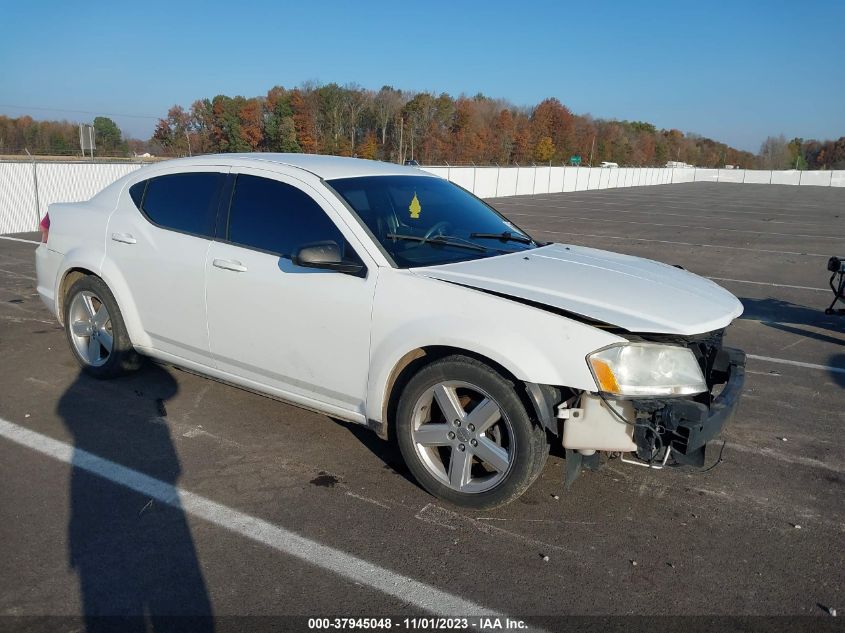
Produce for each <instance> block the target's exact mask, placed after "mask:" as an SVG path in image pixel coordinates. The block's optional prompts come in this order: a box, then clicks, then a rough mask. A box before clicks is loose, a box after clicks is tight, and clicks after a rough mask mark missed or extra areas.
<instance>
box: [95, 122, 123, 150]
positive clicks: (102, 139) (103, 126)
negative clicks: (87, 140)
mask: <svg viewBox="0 0 845 633" xmlns="http://www.w3.org/2000/svg"><path fill="white" fill-rule="evenodd" d="M94 134H95V138H96V143H97V150H98V151H100V152H103V153H106V154H115V153H118V152H121V153H125V151H126V148H125V146H124V143H123V135H122V134H121V133H120V128H119V127H117V123H115V122H114V121H112V120H111V119H110V118H108V117H105V116H98V117H96V118H95V119H94Z"/></svg>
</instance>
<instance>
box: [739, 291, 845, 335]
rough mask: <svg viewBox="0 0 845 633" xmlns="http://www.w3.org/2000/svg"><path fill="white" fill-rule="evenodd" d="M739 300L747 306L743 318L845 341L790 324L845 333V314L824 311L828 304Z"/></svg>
mask: <svg viewBox="0 0 845 633" xmlns="http://www.w3.org/2000/svg"><path fill="white" fill-rule="evenodd" d="M740 301H742V305H743V306H744V308H745V311H744V312H743V313H742V316H741V317H740V318H741V319H748V320H755V321H760V322H762V323H764V324H765V325H768V326H771V327H777V328H778V329H782V330H784V331H787V332H791V333H793V334H800V335H802V336H807V337H810V338H820V339H821V340H827V341H831V340H832V341H833V342H835V343H838V344H840V345H841V344H842V341H841V340H840V339H832V338H831V337H824V335H822V334H816V333H814V332H810V331H807V330H804V329H801V328H800V327H792V328H790V327H789V325H792V326H796V325H797V326H801V325H809V326H811V327H815V328H819V329H823V330H829V331H831V332H845V317H839V316H833V315H827V314H825V313H824V309H825V308H826V307H827V305H826V304H825V305H821V306H820V307H819V306H809V307H808V306H803V305H798V304H796V303H792V302H791V301H782V300H780V299H772V298H768V299H749V298H747V297H742V298H740ZM821 303H824V302H821Z"/></svg>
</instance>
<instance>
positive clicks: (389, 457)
mask: <svg viewBox="0 0 845 633" xmlns="http://www.w3.org/2000/svg"><path fill="white" fill-rule="evenodd" d="M331 420H332V422H334V423H335V424H338V425H339V426H342V427H343V428H345V429H346V430H347V431H349V432H350V433H351V434H352V435H354V436H355V439H357V440H358V441H359V442H361V444H363V445H364V446H365V447H366V448H367V449H369V451H370V452H371V453H372V454H373V455H375V456H376V457H378V458H379V459H380V460H381V461H382V462H384V468H385V470H390V471H392V472H393V473H394V474H396V475H400V476H402V477H404V478H405V479H407V480H408V481H409V482H411V483H412V484H414V486H416V487H417V488H419V489H420V490H423V488H422V486H420V485H419V483H417V480H416V479H414V477H413V475H411V471H410V470H408V467H407V466H405V460H404V459H402V453H401V452H400V451H399V446H398V445H397V444H396V442H395V441H393V440H383V439H381V438H380V437H379V436H378V435H376V434H375V433H374V432H373V431H372V430H371V429H369V428H367V427H365V426H362V425H360V424H355V423H354V422H346V421H344V420H340V419H338V418H331Z"/></svg>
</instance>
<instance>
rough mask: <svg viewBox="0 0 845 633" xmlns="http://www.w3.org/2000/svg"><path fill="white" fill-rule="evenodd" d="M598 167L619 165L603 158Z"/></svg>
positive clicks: (615, 166) (616, 166)
mask: <svg viewBox="0 0 845 633" xmlns="http://www.w3.org/2000/svg"><path fill="white" fill-rule="evenodd" d="M599 167H610V168H618V167H619V163H611V162H610V161H607V160H603V161H602V162H601V165H599Z"/></svg>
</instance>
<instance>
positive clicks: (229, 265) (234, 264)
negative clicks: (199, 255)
mask: <svg viewBox="0 0 845 633" xmlns="http://www.w3.org/2000/svg"><path fill="white" fill-rule="evenodd" d="M211 263H212V264H214V265H215V266H216V267H217V268H222V269H223V270H232V271H234V272H236V273H245V272H246V271H247V270H248V269H247V267H246V266H244V265H243V264H242V263H240V262H238V261H235V260H234V259H215V260H214V261H213V262H211Z"/></svg>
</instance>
